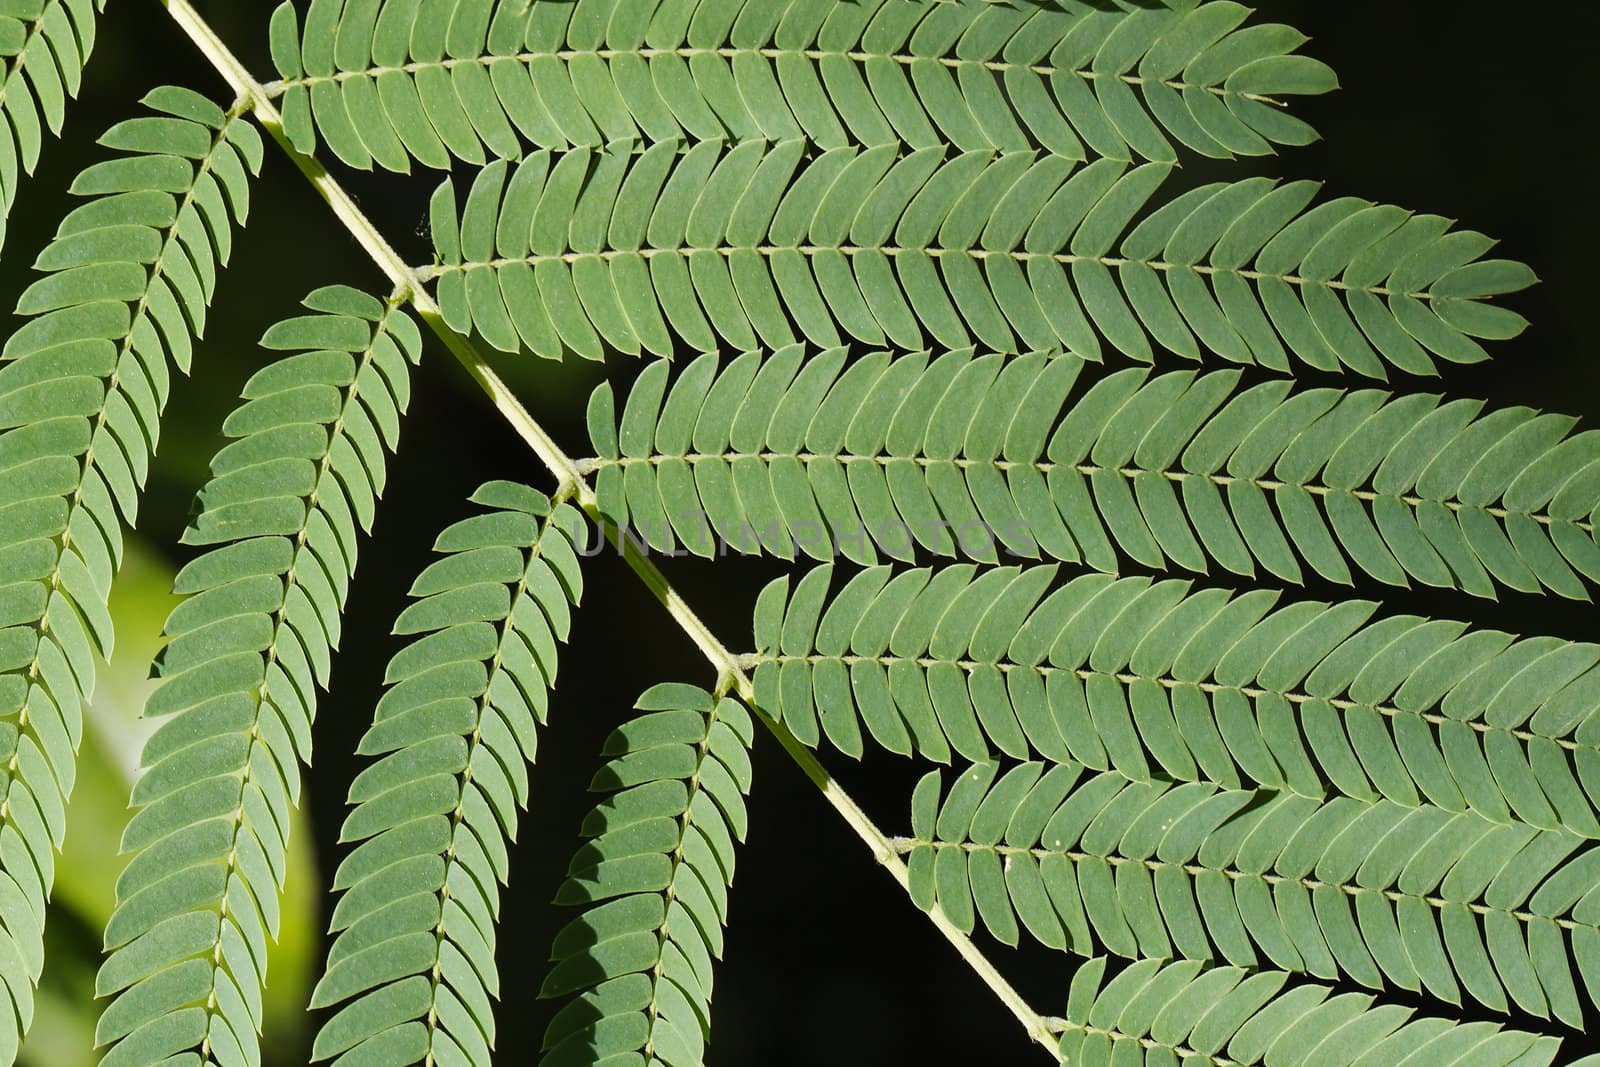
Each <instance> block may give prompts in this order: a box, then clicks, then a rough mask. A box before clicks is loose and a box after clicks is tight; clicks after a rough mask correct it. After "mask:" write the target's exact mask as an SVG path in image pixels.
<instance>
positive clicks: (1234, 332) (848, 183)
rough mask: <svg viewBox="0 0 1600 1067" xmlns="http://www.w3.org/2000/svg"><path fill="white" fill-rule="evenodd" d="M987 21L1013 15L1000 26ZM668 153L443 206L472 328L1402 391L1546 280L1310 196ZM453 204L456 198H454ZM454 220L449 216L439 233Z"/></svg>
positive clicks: (1464, 348)
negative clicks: (1245, 370) (1193, 370)
mask: <svg viewBox="0 0 1600 1067" xmlns="http://www.w3.org/2000/svg"><path fill="white" fill-rule="evenodd" d="M991 6H992V5H991ZM678 147H679V146H678V143H677V142H662V143H660V144H658V145H656V146H654V147H652V148H650V149H649V150H648V151H646V152H644V153H643V154H640V155H635V154H633V142H631V141H618V142H611V143H609V144H607V145H606V146H605V147H604V148H603V149H594V150H591V149H588V148H580V149H575V150H573V151H571V152H565V153H556V154H552V153H550V152H547V151H540V152H536V153H534V154H533V155H530V156H528V157H527V158H526V159H525V160H523V161H522V162H521V163H519V164H516V165H514V166H513V165H511V164H508V163H505V162H496V163H493V164H491V165H490V166H488V167H486V168H484V169H483V170H482V171H481V172H480V173H479V175H478V177H477V178H476V179H475V180H474V181H473V183H472V186H471V188H470V190H469V191H468V193H467V196H466V199H465V201H464V202H463V203H462V204H461V205H460V209H459V210H460V213H459V216H458V218H459V223H456V222H452V221H450V219H449V217H448V216H449V215H452V214H455V213H454V212H446V211H441V210H439V208H440V207H441V206H442V205H441V204H440V203H439V202H436V205H435V208H436V211H435V215H434V241H435V245H436V247H437V250H438V254H439V258H440V260H441V265H440V266H439V267H438V268H437V273H438V275H439V280H438V289H439V302H440V304H441V305H442V306H443V309H444V313H445V317H446V318H447V320H448V321H449V322H450V324H451V325H452V326H453V327H455V328H456V329H458V330H461V331H463V332H465V331H466V330H469V329H476V330H477V332H478V333H479V334H481V335H482V336H483V338H484V339H485V340H486V341H488V342H489V343H490V344H492V345H494V346H495V347H497V348H500V349H503V350H506V351H516V350H518V349H519V348H520V347H527V348H529V349H531V350H533V351H534V352H536V353H538V354H539V355H542V356H548V357H552V358H555V357H559V356H560V355H561V354H562V352H563V351H565V350H568V349H570V350H572V351H575V352H577V353H578V354H580V355H582V356H585V357H587V358H591V359H598V358H600V357H601V356H602V354H603V353H604V352H605V350H606V349H607V348H611V349H616V350H618V351H621V352H627V353H635V354H636V353H639V352H641V351H646V352H650V353H652V354H655V355H660V356H670V355H671V354H672V351H673V343H674V339H676V341H677V342H679V343H682V344H685V345H688V346H689V347H691V348H694V349H698V350H701V351H712V350H716V349H718V348H720V347H729V348H732V349H734V350H738V351H743V350H746V349H751V348H755V347H757V345H758V344H759V345H761V346H765V347H767V348H778V347H781V346H783V345H786V344H790V343H792V342H794V341H796V340H801V339H804V340H807V341H809V342H811V343H812V344H814V345H817V346H820V347H824V348H825V347H829V346H833V345H838V344H840V343H842V342H843V341H845V340H850V339H854V340H856V341H859V342H861V343H863V344H866V345H882V344H885V343H889V344H890V345H892V346H893V347H897V348H901V349H908V350H913V351H914V350H917V349H919V348H922V347H923V346H924V345H927V344H932V345H934V346H937V347H942V348H948V349H955V348H961V347H964V346H967V345H971V344H977V345H979V346H980V347H982V348H984V349H986V350H988V351H991V352H998V353H1008V352H1018V351H1029V350H1039V351H1045V350H1049V349H1055V348H1065V349H1069V350H1071V351H1073V352H1076V353H1078V354H1079V355H1082V356H1085V357H1089V358H1094V359H1098V358H1099V356H1100V353H1101V350H1102V348H1103V346H1104V344H1105V343H1109V345H1110V346H1111V347H1112V348H1113V349H1116V350H1118V351H1120V352H1122V353H1124V354H1125V355H1127V356H1129V357H1131V358H1133V359H1136V360H1140V361H1142V362H1146V363H1148V362H1151V361H1152V360H1153V358H1154V354H1155V351H1156V350H1157V349H1166V350H1168V351H1171V352H1173V353H1176V354H1178V355H1180V356H1183V357H1185V358H1188V359H1194V360H1200V359H1203V358H1211V357H1216V358H1220V359H1222V360H1224V361H1227V362H1232V363H1243V364H1260V365H1261V366H1263V367H1267V368H1269V369H1272V370H1277V371H1288V370H1289V369H1290V366H1291V363H1290V358H1289V357H1290V354H1291V353H1292V354H1293V355H1294V357H1295V359H1296V360H1297V361H1299V362H1300V363H1304V364H1306V365H1308V366H1311V367H1314V368H1317V369H1320V370H1328V371H1340V370H1348V371H1351V372H1353V373H1356V374H1360V375H1365V376H1368V377H1373V378H1383V377H1385V376H1386V374H1387V369H1388V368H1389V367H1391V366H1392V367H1395V368H1398V369H1400V370H1403V371H1405V372H1407V373H1412V374H1433V373H1436V370H1435V359H1436V358H1437V359H1443V360H1445V361H1447V362H1456V363H1470V362H1476V361H1479V360H1483V359H1486V358H1488V355H1487V353H1486V352H1485V350H1484V348H1483V346H1482V345H1481V344H1479V340H1480V339H1499V338H1507V337H1513V336H1515V335H1517V334H1518V333H1520V332H1521V330H1522V329H1523V327H1524V326H1525V325H1526V322H1525V321H1524V320H1523V319H1522V318H1521V316H1519V315H1517V314H1516V313H1515V312H1512V311H1509V310H1506V309H1505V308H1503V307H1501V306H1499V305H1498V304H1495V303H1493V302H1492V300H1491V298H1492V297H1494V296H1497V295H1501V294H1504V293H1508V292H1514V291H1516V290H1519V289H1522V288H1525V287H1526V286H1528V285H1530V284H1532V282H1533V281H1534V280H1535V279H1534V277H1533V274H1532V272H1531V271H1530V270H1528V268H1526V267H1523V266H1521V265H1519V264H1515V263H1510V262H1507V261H1503V260H1484V259H1482V258H1481V257H1482V256H1483V255H1484V254H1485V253H1486V252H1487V251H1488V250H1489V249H1490V248H1491V247H1492V244H1493V242H1491V241H1490V240H1489V239H1488V238H1486V237H1484V236H1483V235H1482V234H1478V233H1475V232H1472V231H1468V230H1461V231H1451V230H1450V229H1449V222H1448V220H1445V219H1442V218H1440V217H1438V216H1436V215H1414V214H1412V213H1411V212H1409V211H1407V210H1404V209H1402V208H1398V207H1395V206H1392V205H1385V204H1374V203H1371V202H1370V201H1366V200H1360V199H1357V198H1355V197H1342V198H1339V199H1334V200H1327V201H1324V202H1322V203H1320V204H1317V205H1316V206H1314V207H1313V206H1310V204H1311V201H1312V199H1313V197H1314V196H1315V194H1316V189H1317V186H1316V184H1315V183H1313V182H1304V181H1302V182H1291V183H1288V184H1282V185H1280V184H1277V183H1274V182H1273V181H1271V180H1269V179H1265V178H1251V179H1246V180H1244V181H1239V182H1214V183H1211V184H1208V185H1204V186H1201V187H1199V188H1198V189H1193V190H1190V191H1188V192H1185V193H1183V194H1181V195H1178V196H1176V197H1175V198H1173V199H1171V200H1169V201H1168V202H1167V203H1165V204H1163V205H1161V206H1160V207H1158V208H1156V209H1155V210H1152V211H1145V210H1144V208H1145V205H1146V203H1147V202H1148V201H1150V199H1151V198H1152V197H1153V196H1155V194H1156V192H1157V190H1158V189H1159V188H1160V186H1161V185H1162V183H1163V181H1164V180H1165V179H1166V177H1167V176H1168V174H1169V173H1170V172H1171V170H1172V167H1171V166H1170V165H1169V164H1154V163H1151V164H1145V165H1143V166H1138V167H1132V168H1130V167H1129V166H1128V165H1127V164H1124V163H1120V162H1116V161H1110V160H1100V161H1098V162H1096V163H1093V164H1090V165H1088V166H1084V167H1075V165H1074V164H1073V163H1072V162H1071V161H1070V160H1063V159H1059V158H1056V157H1043V158H1038V157H1037V156H1036V154H1035V153H1033V152H1031V151H1021V150H1019V151H1011V152H1004V153H1001V154H999V155H996V154H995V153H994V152H992V151H990V150H987V149H985V150H974V151H971V152H965V153H961V154H953V153H948V152H946V151H945V150H944V149H943V148H938V147H933V148H924V149H919V150H916V151H911V152H907V153H905V154H898V153H897V149H896V148H895V146H894V145H883V146H880V147H877V148H870V149H866V150H864V151H863V150H858V149H856V148H854V147H844V148H837V149H833V150H830V151H827V152H823V153H821V154H809V155H808V152H809V146H808V144H807V143H806V142H804V141H801V140H786V141H780V142H778V143H777V144H775V145H772V146H771V147H770V148H769V147H768V144H767V142H764V141H759V140H756V141H743V142H740V143H738V144H736V145H734V146H733V147H731V148H727V149H724V147H723V143H722V142H719V141H706V142H702V143H700V144H697V145H695V146H694V147H693V148H691V149H689V150H688V151H687V152H683V153H681V154H679V153H678ZM449 188H450V186H449V185H448V184H447V185H446V187H445V189H446V191H443V192H441V194H440V200H441V201H443V203H446V204H447V203H449V202H451V200H452V199H453V194H452V193H450V192H448V190H449ZM441 216H444V217H441Z"/></svg>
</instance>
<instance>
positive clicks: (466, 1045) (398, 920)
mask: <svg viewBox="0 0 1600 1067" xmlns="http://www.w3.org/2000/svg"><path fill="white" fill-rule="evenodd" d="M472 499H473V500H474V502H476V503H478V504H482V505H485V506H486V507H487V508H489V509H491V510H488V511H486V512H485V513H484V514H481V515H477V516H474V517H472V518H469V519H466V520H463V521H462V522H459V523H456V524H455V525H453V526H451V527H450V528H449V529H447V530H445V531H444V532H443V533H442V534H440V536H439V540H438V543H437V545H436V546H435V548H436V550H437V551H439V552H441V553H443V554H444V555H443V558H441V559H439V560H438V561H436V562H435V563H433V564H432V565H431V566H429V567H428V568H427V569H426V570H425V571H423V572H422V574H421V575H420V576H419V577H418V578H417V581H416V583H415V584H414V585H413V586H412V588H411V595H412V596H414V597H418V598H419V599H418V600H417V601H416V602H415V603H413V604H412V605H411V606H409V607H408V608H407V609H406V610H405V612H404V613H402V614H401V616H400V618H399V620H398V621H397V622H396V624H395V631H396V632H397V633H402V634H408V635H417V636H415V638H414V639H413V640H412V642H411V643H410V644H409V645H408V646H407V647H406V648H405V649H403V650H402V651H401V652H399V653H398V654H396V656H395V657H394V659H393V660H391V661H390V664H389V670H388V674H387V676H386V677H385V682H386V684H387V685H388V686H389V688H388V690H387V691H386V692H385V694H384V696H383V699H382V700H381V701H379V703H378V708H377V714H376V717H375V721H374V722H373V725H372V728H371V729H369V730H368V731H367V734H366V736H365V737H364V738H363V739H362V741H361V746H360V749H359V751H360V752H361V753H362V754H364V755H368V756H381V757H382V758H381V759H379V760H378V761H377V762H375V763H373V764H372V765H370V766H369V767H368V768H367V769H366V770H364V771H363V772H362V773H361V774H360V775H359V776H357V778H356V779H355V781H354V783H352V785H351V787H350V801H351V803H352V804H354V805H355V807H354V810H352V811H351V813H350V815H349V817H348V818H347V819H346V820H345V825H344V830H343V833H342V835H341V837H342V840H344V841H346V842H360V844H359V845H358V846H357V847H356V848H355V849H354V850H353V851H352V852H351V853H350V855H349V856H348V857H346V859H345V861H344V862H343V863H342V864H340V866H339V870H338V872H337V873H336V874H335V875H334V880H333V888H334V889H335V890H342V891H343V893H344V895H343V897H342V898H341V899H340V901H339V903H338V906H337V907H336V908H335V909H334V913H333V929H335V930H337V931H338V937H337V939H336V940H335V941H334V943H333V947H332V949H331V950H330V951H329V953H328V966H327V971H326V973H325V975H324V976H323V978H322V981H321V982H320V983H319V984H318V986H317V989H316V992H315V993H314V994H313V995H312V1000H311V1005H312V1007H313V1008H321V1007H328V1006H331V1005H335V1004H343V1007H341V1008H340V1009H339V1011H338V1012H337V1013H336V1014H335V1015H334V1016H333V1017H332V1018H330V1019H329V1020H328V1022H327V1023H326V1024H325V1025H324V1026H323V1028H322V1032H321V1033H320V1034H318V1036H317V1041H316V1047H315V1050H314V1053H313V1055H314V1057H315V1058H316V1059H319V1060H321V1059H328V1058H331V1057H334V1056H339V1057H340V1060H339V1062H340V1063H354V1062H359V1063H380V1062H381V1063H412V1062H416V1061H418V1060H421V1061H423V1062H427V1063H439V1064H446V1063H471V1064H487V1063H488V1062H489V1048H490V1046H492V1045H493V1043H494V1012H493V1008H492V1005H491V1003H490V999H489V998H490V997H498V996H499V995H500V979H499V976H498V974H497V972H496V970H495V962H494V945H495V930H494V924H495V921H496V919H497V918H498V917H499V914H500V894H499V891H498V888H497V887H498V885H499V884H502V883H504V882H505V880H506V877H507V874H508V870H507V858H506V846H507V841H508V840H511V839H515V837H516V831H517V809H518V808H519V807H526V806H527V803H528V775H527V769H526V765H527V763H529V762H531V761H532V760H533V758H534V752H535V749H536V747H537V740H536V738H537V730H538V727H539V726H541V725H543V724H544V723H545V722H546V721H547V720H548V716H549V690H550V689H551V687H552V686H554V684H555V680H556V660H557V652H556V646H557V642H558V641H565V640H566V638H567V633H568V630H569V628H570V625H571V619H570V615H569V609H568V604H569V603H571V604H577V602H578V600H579V599H580V597H581V595H582V591H583V578H582V575H581V574H580V572H579V569H578V557H577V554H576V552H575V551H574V549H575V548H576V549H579V550H581V549H582V548H583V541H582V538H583V537H584V536H585V531H586V530H587V525H586V521H585V519H584V518H583V515H582V514H581V513H580V512H578V511H577V510H576V509H575V508H573V507H572V506H571V505H570V504H558V505H556V506H555V507H554V508H552V507H551V504H550V502H549V500H548V499H546V498H545V497H544V496H543V495H541V494H539V493H536V492H534V491H533V490H531V489H527V488H525V487H523V486H520V485H514V484H511V483H509V482H492V483H490V484H488V485H485V486H484V487H482V488H481V489H479V490H478V492H477V493H476V494H475V495H474V496H473V498H472Z"/></svg>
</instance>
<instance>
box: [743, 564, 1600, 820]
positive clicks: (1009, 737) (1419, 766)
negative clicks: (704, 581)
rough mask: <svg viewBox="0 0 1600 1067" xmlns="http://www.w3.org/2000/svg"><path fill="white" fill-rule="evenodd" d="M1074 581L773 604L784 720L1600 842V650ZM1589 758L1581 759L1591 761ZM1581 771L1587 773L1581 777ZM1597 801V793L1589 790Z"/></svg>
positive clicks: (985, 577)
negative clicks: (1599, 812)
mask: <svg viewBox="0 0 1600 1067" xmlns="http://www.w3.org/2000/svg"><path fill="white" fill-rule="evenodd" d="M1054 576H1055V568H1054V567H1053V566H1048V567H1034V568H1027V569H1023V568H1016V567H1000V568H995V569H992V570H987V571H984V572H982V573H981V574H975V572H974V569H973V568H972V567H969V566H954V567H946V568H942V569H939V570H933V571H930V570H927V569H919V570H912V571H907V572H904V573H902V574H899V575H896V576H895V577H894V578H892V579H891V578H890V577H889V573H888V568H881V567H880V568H874V569H871V570H866V571H863V572H861V573H860V574H858V575H856V576H855V577H853V578H852V579H851V581H850V582H849V583H847V584H846V585H845V586H844V588H843V589H841V590H840V591H839V593H838V595H837V596H835V597H834V598H833V599H832V601H831V602H829V601H828V600H827V597H826V594H827V589H828V581H829V577H830V575H829V568H826V567H819V568H817V569H815V570H813V571H812V572H811V573H810V574H808V575H806V576H805V577H804V578H802V579H801V580H800V582H799V584H798V585H796V586H795V588H794V593H793V595H792V596H789V595H788V579H787V578H782V579H778V580H777V581H775V582H773V583H772V584H771V585H769V586H768V587H767V589H766V590H765V591H764V593H763V594H762V597H761V599H760V601H759V602H758V604H757V609H756V642H757V647H758V649H759V650H760V651H759V652H758V653H757V656H756V659H755V663H756V675H755V683H756V690H757V693H758V694H759V696H758V699H759V701H760V703H761V706H762V708H763V709H765V710H766V711H767V712H768V713H769V714H771V715H773V716H774V717H781V718H782V720H783V721H784V722H785V723H786V724H787V725H788V726H789V728H790V729H791V730H792V731H794V733H795V736H797V737H799V738H800V739H801V740H802V741H804V742H806V743H807V744H812V745H815V744H818V743H820V740H821V736H822V734H823V733H825V734H826V735H827V737H828V739H829V741H830V742H832V744H834V745H835V746H836V747H838V748H839V749H841V750H842V751H844V752H846V753H848V754H851V755H856V756H859V755H860V754H861V753H862V750H863V747H864V744H863V735H862V732H861V723H862V722H865V724H866V726H867V730H868V733H869V734H870V735H871V736H872V738H873V739H874V740H875V741H876V742H877V743H878V744H880V745H882V746H883V747H885V748H888V749H890V750H891V751H896V752H902V753H909V752H911V751H913V750H915V751H917V752H919V753H922V754H924V755H927V756H930V757H932V758H935V759H938V760H941V761H944V760H947V759H949V754H950V751H951V750H952V749H953V750H954V751H956V752H958V753H960V754H961V755H963V756H965V757H966V758H968V759H971V760H983V759H985V758H987V756H988V754H989V752H990V751H991V750H998V751H1001V752H1004V753H1006V754H1008V755H1011V756H1014V757H1016V758H1019V759H1026V758H1028V757H1029V756H1030V755H1031V754H1032V753H1034V752H1037V753H1038V754H1039V755H1042V756H1044V757H1046V758H1048V759H1051V760H1056V761H1060V762H1068V761H1075V762H1079V763H1082V764H1084V765H1086V766H1089V767H1091V768H1094V769H1095V770H1106V769H1115V770H1116V771H1117V772H1119V773H1120V774H1122V775H1123V776H1124V777H1125V778H1127V779H1129V780H1131V781H1137V782H1150V781H1154V780H1156V779H1159V778H1167V779H1176V780H1179V781H1189V782H1193V781H1201V782H1213V783H1217V784H1219V785H1223V786H1226V787H1229V788H1242V787H1248V786H1250V785H1252V784H1258V785H1263V786H1267V787H1270V788H1273V789H1282V790H1285V791H1287V792H1290V793H1293V794H1295V795H1297V796H1301V797H1307V798H1311V799H1314V800H1320V799H1322V798H1323V797H1324V796H1326V795H1327V794H1328V793H1330V792H1333V793H1338V794H1342V795H1344V796H1347V797H1351V798H1355V799H1359V800H1363V801H1376V800H1378V799H1380V798H1381V799H1384V800H1387V801H1388V802H1390V803H1392V804H1396V805H1399V806H1401V807H1404V808H1416V807H1418V806H1419V805H1422V804H1428V803H1431V804H1434V805H1437V806H1438V807H1439V808H1441V809H1443V810H1445V811H1450V812H1463V811H1469V810H1470V811H1475V812H1476V813H1477V814H1479V815H1481V816H1483V817H1484V818H1486V819H1488V820H1489V821H1490V822H1494V823H1498V824H1507V823H1512V822H1523V823H1526V824H1528V825H1530V826H1533V827H1538V828H1541V829H1548V830H1561V831H1563V832H1565V833H1568V834H1570V835H1572V836H1573V837H1574V838H1575V839H1576V838H1583V839H1597V838H1600V822H1597V821H1596V818H1595V814H1594V811H1595V809H1596V808H1597V807H1600V711H1597V710H1596V709H1597V708H1600V668H1597V664H1600V646H1596V645H1593V644H1584V643H1573V642H1567V641H1560V640H1557V639H1554V638H1549V637H1533V638H1525V639H1523V640H1520V641H1513V640H1512V638H1511V636H1510V635H1509V634H1504V633H1500V632H1498V631H1495V630H1467V628H1466V626H1465V625H1464V624H1462V623H1457V622H1450V621H1447V620H1435V621H1431V622H1430V621H1427V620H1424V619H1421V618H1419V617H1417V616H1414V615H1395V616H1389V617H1386V618H1382V619H1379V620H1377V621H1372V622H1369V621H1368V620H1369V619H1370V617H1371V615H1372V612H1373V610H1374V608H1375V605H1374V604H1372V603H1370V602H1368V601H1359V600H1355V601H1346V602H1344V603H1339V604H1333V605H1329V604H1321V603H1314V602H1304V601H1301V602H1292V603H1288V604H1285V605H1284V606H1282V607H1278V608H1276V609H1275V610H1274V603H1275V599H1276V598H1275V596H1274V594H1272V593H1270V592H1268V591H1266V590H1255V591H1253V592H1250V593H1246V594H1244V595H1241V596H1237V597H1234V596H1231V595H1230V594H1229V593H1228V591H1226V590H1222V589H1205V590H1201V591H1199V592H1194V593H1190V591H1189V585H1188V583H1187V582H1182V581H1165V582H1154V583H1152V582H1151V581H1150V579H1148V578H1123V579H1113V578H1110V577H1109V576H1105V575H1085V576H1082V577H1079V578H1076V579H1074V580H1073V581H1070V582H1068V583H1066V584H1065V585H1062V586H1060V587H1059V588H1056V589H1054V590H1051V589H1050V585H1051V582H1052V579H1053V578H1054ZM1569 761H1570V762H1569ZM1574 767H1575V768H1576V774H1575V773H1574ZM1580 783H1581V784H1580Z"/></svg>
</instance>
